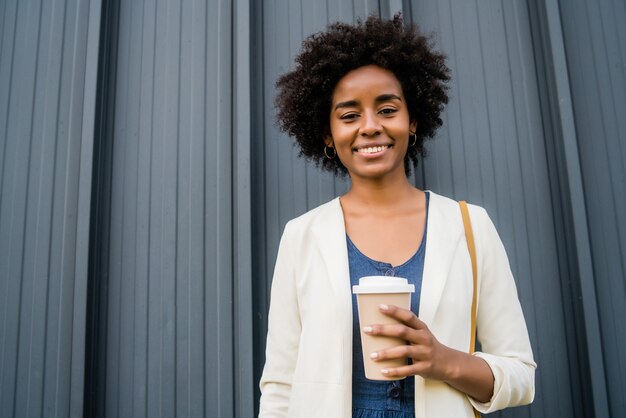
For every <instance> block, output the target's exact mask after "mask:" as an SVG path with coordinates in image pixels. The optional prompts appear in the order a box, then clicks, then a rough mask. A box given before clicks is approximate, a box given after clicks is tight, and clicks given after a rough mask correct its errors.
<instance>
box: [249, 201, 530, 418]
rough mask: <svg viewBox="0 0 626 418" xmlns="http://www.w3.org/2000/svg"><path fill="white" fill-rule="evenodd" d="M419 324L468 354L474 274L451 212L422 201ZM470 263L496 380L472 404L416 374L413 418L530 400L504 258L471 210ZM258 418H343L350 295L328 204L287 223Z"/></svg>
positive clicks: (336, 222) (483, 220)
mask: <svg viewBox="0 0 626 418" xmlns="http://www.w3.org/2000/svg"><path fill="white" fill-rule="evenodd" d="M428 210H429V212H428V224H427V230H428V237H427V240H426V255H425V261H424V272H423V279H422V290H421V294H420V308H419V317H420V319H421V320H422V321H424V322H425V323H426V325H427V326H428V327H429V328H430V330H431V332H432V333H433V334H434V335H435V337H436V338H437V339H438V340H439V341H440V342H441V343H443V344H445V345H447V346H449V347H452V348H455V349H457V350H461V351H467V350H468V348H469V343H470V316H471V315H470V312H471V302H472V270H471V261H470V256H469V252H468V250H467V243H466V240H465V232H464V229H463V221H462V218H461V212H460V209H459V205H458V203H457V202H455V201H454V200H451V199H448V198H445V197H442V196H438V195H436V194H435V193H432V192H431V194H430V203H429V209H428ZM469 210H470V217H471V220H472V227H473V230H474V240H475V243H476V251H477V263H478V313H477V339H478V341H479V343H480V344H481V346H482V351H481V352H477V353H476V354H475V355H477V356H480V357H482V358H483V359H484V360H485V361H486V362H487V363H488V364H489V366H490V367H491V370H492V371H493V375H494V377H495V382H494V393H493V397H492V398H491V400H490V401H489V402H488V403H484V404H483V403H479V402H476V401H475V400H473V399H470V398H469V397H468V396H467V395H465V394H463V393H461V392H459V391H457V390H456V389H454V388H452V387H451V386H449V385H447V384H446V383H443V382H440V381H435V380H429V379H424V378H422V377H420V376H415V400H416V401H415V413H416V417H417V418H426V417H428V418H433V417H464V416H466V417H472V416H473V412H472V405H473V406H474V407H475V408H476V409H478V410H479V411H480V412H483V413H486V412H492V411H496V410H498V409H502V408H505V407H508V406H515V405H524V404H527V403H530V402H532V400H533V398H534V392H535V387H534V382H535V368H536V364H535V362H534V361H533V355H532V351H531V347H530V342H529V339H528V331H527V329H526V323H525V322H524V316H523V314H522V309H521V307H520V304H519V300H518V298H517V290H516V287H515V282H514V281H513V276H512V274H511V270H510V268H509V262H508V259H507V256H506V252H505V250H504V247H503V245H502V242H501V241H500V238H499V237H498V234H497V232H496V230H495V227H494V225H493V223H492V222H491V220H490V219H489V216H488V215H487V213H486V212H485V210H484V209H482V208H480V207H477V206H473V205H469ZM260 387H261V393H262V395H261V404H260V414H259V416H260V417H283V416H289V417H324V418H334V417H337V418H347V417H350V416H351V413H352V412H351V408H352V405H351V402H352V296H351V288H350V273H349V269H348V252H347V246H346V232H345V226H344V219H343V212H342V210H341V206H340V203H339V199H338V198H336V199H334V200H332V201H330V202H328V203H326V204H324V205H321V206H319V207H317V208H315V209H313V210H311V211H309V212H308V213H306V214H304V215H302V216H300V217H298V218H296V219H294V220H292V221H290V222H289V223H287V225H286V227H285V230H284V232H283V236H282V238H281V242H280V247H279V250H278V257H277V260H276V266H275V270H274V277H273V282H272V292H271V303H270V310H269V326H268V334H267V347H266V363H265V368H264V370H263V376H262V377H261V383H260Z"/></svg>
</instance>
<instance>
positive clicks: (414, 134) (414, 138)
mask: <svg viewBox="0 0 626 418" xmlns="http://www.w3.org/2000/svg"><path fill="white" fill-rule="evenodd" d="M409 134H410V135H409V136H410V137H411V136H412V137H413V142H411V146H412V147H414V146H415V144H417V133H415V132H409Z"/></svg>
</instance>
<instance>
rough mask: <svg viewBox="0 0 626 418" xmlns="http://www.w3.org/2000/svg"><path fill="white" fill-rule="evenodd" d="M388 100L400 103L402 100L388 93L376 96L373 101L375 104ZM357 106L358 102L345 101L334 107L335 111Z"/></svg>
mask: <svg viewBox="0 0 626 418" xmlns="http://www.w3.org/2000/svg"><path fill="white" fill-rule="evenodd" d="M390 100H399V101H402V98H401V97H400V96H398V95H397V94H393V93H388V94H381V95H380V96H377V97H376V99H374V101H375V102H377V103H380V102H388V101H390ZM358 104H359V102H358V101H356V100H347V101H345V102H339V103H337V104H336V105H335V110H337V109H341V108H342V107H354V106H357V105H358Z"/></svg>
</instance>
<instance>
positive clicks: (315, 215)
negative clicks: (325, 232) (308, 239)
mask: <svg viewBox="0 0 626 418" xmlns="http://www.w3.org/2000/svg"><path fill="white" fill-rule="evenodd" d="M338 221H340V222H341V224H343V213H342V211H341V204H340V203H339V198H338V197H336V198H334V199H333V200H331V201H328V202H326V203H323V204H321V205H319V206H317V207H315V208H313V209H311V210H309V211H308V212H306V213H304V214H302V215H300V216H298V217H296V218H293V219H292V220H290V221H289V222H287V225H285V231H284V234H285V235H293V234H296V235H299V234H303V233H306V232H307V231H310V230H311V229H312V228H316V227H318V226H320V225H324V224H330V223H334V222H338Z"/></svg>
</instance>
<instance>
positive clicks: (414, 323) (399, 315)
mask: <svg viewBox="0 0 626 418" xmlns="http://www.w3.org/2000/svg"><path fill="white" fill-rule="evenodd" d="M379 309H380V311H381V312H382V313H384V314H385V315H388V316H390V317H392V318H395V319H397V320H399V321H401V322H403V323H405V324H406V325H408V326H410V327H411V328H415V329H427V328H428V327H427V326H426V324H425V323H424V322H422V321H421V320H420V319H419V318H418V317H417V315H415V313H414V312H413V311H411V310H409V309H404V308H400V307H398V306H396V305H385V304H382V305H380V306H379Z"/></svg>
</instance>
